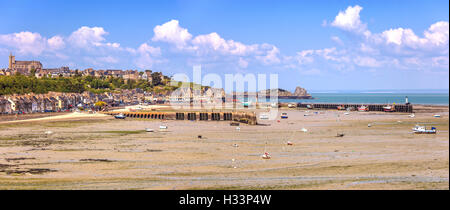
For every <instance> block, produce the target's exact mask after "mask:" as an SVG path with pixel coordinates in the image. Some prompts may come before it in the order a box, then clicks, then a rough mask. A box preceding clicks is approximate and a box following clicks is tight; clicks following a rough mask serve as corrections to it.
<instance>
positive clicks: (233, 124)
mask: <svg viewBox="0 0 450 210" xmlns="http://www.w3.org/2000/svg"><path fill="white" fill-rule="evenodd" d="M239 125H240V124H239V123H238V122H231V123H230V126H239Z"/></svg>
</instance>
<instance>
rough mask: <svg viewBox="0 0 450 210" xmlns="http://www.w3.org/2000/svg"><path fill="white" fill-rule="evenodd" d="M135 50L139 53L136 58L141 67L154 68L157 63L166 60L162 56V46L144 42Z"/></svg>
mask: <svg viewBox="0 0 450 210" xmlns="http://www.w3.org/2000/svg"><path fill="white" fill-rule="evenodd" d="M135 52H137V53H139V55H138V57H137V59H136V60H135V64H136V66H137V67H139V68H152V67H153V65H154V64H156V63H162V62H165V60H164V59H162V58H160V56H161V48H159V47H152V46H150V45H148V44H147V43H144V44H141V45H140V46H139V48H138V49H137V50H136V51H135Z"/></svg>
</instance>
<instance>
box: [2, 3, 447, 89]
mask: <svg viewBox="0 0 450 210" xmlns="http://www.w3.org/2000/svg"><path fill="white" fill-rule="evenodd" d="M0 5H2V12H1V13H0V20H2V21H1V24H0V57H3V58H4V59H0V68H6V67H7V65H8V59H7V55H8V54H9V52H13V53H14V54H15V55H16V59H17V60H29V59H32V60H40V61H41V62H42V63H43V65H44V67H59V66H70V67H71V68H73V69H76V68H78V69H85V68H88V67H92V68H95V69H139V70H143V69H152V70H154V71H162V72H163V73H165V74H168V75H172V74H175V73H183V72H185V73H188V74H190V73H191V72H192V65H198V64H201V65H202V69H203V73H204V74H206V73H219V74H221V75H223V74H225V73H243V74H245V73H255V74H257V73H277V74H278V75H279V79H280V80H279V86H280V87H281V88H285V89H290V90H293V89H294V88H295V86H302V87H305V88H307V89H310V90H320V89H326V90H330V89H339V90H345V89H448V85H449V82H448V78H449V75H448V72H449V61H448V56H449V55H448V52H449V42H448V36H449V34H448V17H449V10H448V8H449V5H448V1H439V0H434V1H418V0H407V1H337V0H332V1H331V0H329V1H298V0H296V1H265V0H259V1H256V0H247V1H233V0H223V1H219V0H209V1H199V0H183V1H132V0H129V1H66V0H65V1H32V0H30V1H22V0H17V1H3V0H0Z"/></svg>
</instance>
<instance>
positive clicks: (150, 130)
mask: <svg viewBox="0 0 450 210" xmlns="http://www.w3.org/2000/svg"><path fill="white" fill-rule="evenodd" d="M154 131H155V130H153V129H151V128H146V129H145V132H154Z"/></svg>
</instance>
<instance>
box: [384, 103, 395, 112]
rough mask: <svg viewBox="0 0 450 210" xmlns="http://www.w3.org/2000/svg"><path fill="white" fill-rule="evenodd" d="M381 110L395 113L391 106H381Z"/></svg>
mask: <svg viewBox="0 0 450 210" xmlns="http://www.w3.org/2000/svg"><path fill="white" fill-rule="evenodd" d="M383 110H384V111H385V112H393V111H395V109H394V106H391V105H387V106H383Z"/></svg>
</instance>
